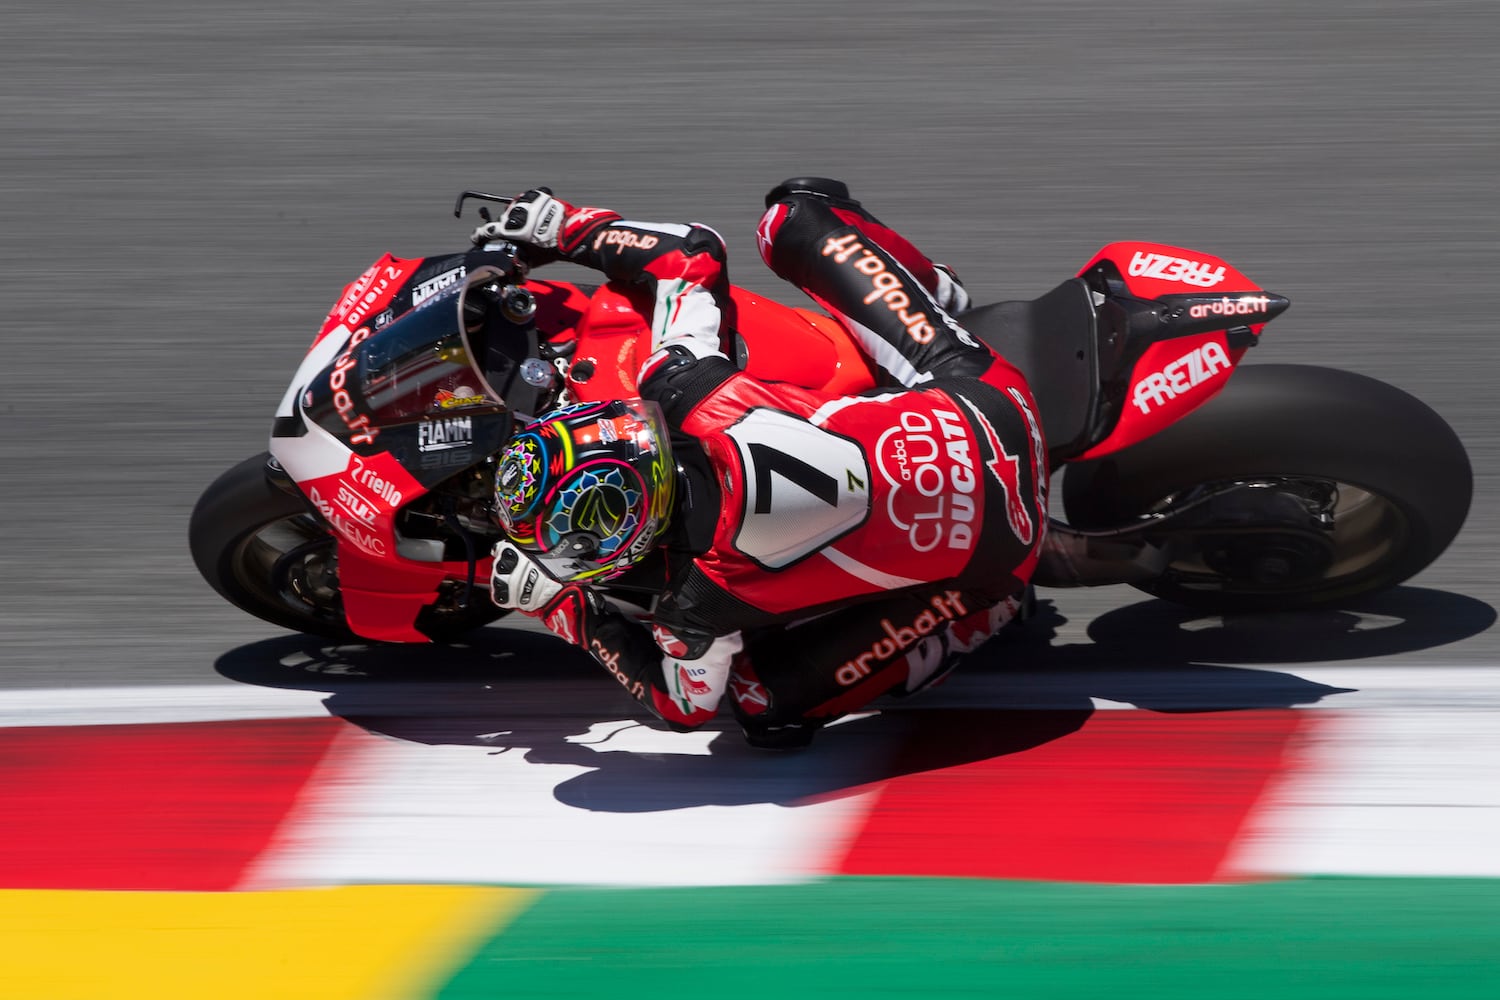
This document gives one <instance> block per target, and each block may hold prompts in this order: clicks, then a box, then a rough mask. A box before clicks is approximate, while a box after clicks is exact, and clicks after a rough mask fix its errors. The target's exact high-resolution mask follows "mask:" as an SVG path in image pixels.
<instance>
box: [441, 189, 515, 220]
mask: <svg viewBox="0 0 1500 1000" xmlns="http://www.w3.org/2000/svg"><path fill="white" fill-rule="evenodd" d="M469 198H474V199H475V200H477V201H492V202H494V203H495V204H497V205H509V204H510V203H511V202H513V201H515V199H514V198H508V197H505V196H503V195H498V194H490V193H489V192H488V191H465V192H463V193H462V194H460V195H459V196H458V200H457V201H456V202H454V203H453V217H454V218H455V219H462V218H463V217H464V201H465V200H466V199H469ZM486 212H487V210H486V209H483V208H481V209H480V210H479V217H480V218H482V219H483V220H484V221H485V222H489V221H491V220H490V217H489V215H487V214H486Z"/></svg>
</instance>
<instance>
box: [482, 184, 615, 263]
mask: <svg viewBox="0 0 1500 1000" xmlns="http://www.w3.org/2000/svg"><path fill="white" fill-rule="evenodd" d="M619 217H620V214H619V213H618V212H611V211H610V210H609V209H607V208H575V207H574V206H572V205H570V204H568V203H567V202H565V201H563V200H562V199H561V198H554V197H552V192H550V191H548V190H547V189H546V188H533V189H532V190H530V191H527V192H526V193H525V194H521V195H517V196H516V199H515V201H513V202H511V203H510V206H509V207H508V208H507V209H506V210H505V214H504V216H503V217H501V218H499V219H496V220H495V221H494V222H486V223H485V224H484V225H482V226H480V227H479V228H478V229H475V230H474V232H473V234H472V235H471V236H470V239H472V240H473V241H474V243H475V244H476V245H480V246H482V245H484V244H485V243H489V242H491V241H494V240H505V241H508V242H511V243H521V244H524V245H526V246H529V247H533V248H535V249H537V250H540V251H543V253H541V254H540V255H533V256H539V257H540V261H539V262H545V261H547V260H553V259H556V258H557V257H559V256H568V255H570V254H572V253H573V252H574V251H575V250H577V249H578V247H579V245H580V244H581V243H582V242H583V240H584V239H586V238H587V237H588V236H589V234H591V233H592V232H593V231H594V230H595V229H597V228H598V227H600V226H603V225H608V224H609V223H610V222H613V221H615V220H616V219H618V218H619Z"/></svg>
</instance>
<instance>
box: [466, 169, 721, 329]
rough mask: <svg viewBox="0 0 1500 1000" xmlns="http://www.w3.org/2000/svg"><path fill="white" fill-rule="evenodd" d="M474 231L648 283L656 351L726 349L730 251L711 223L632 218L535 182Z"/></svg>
mask: <svg viewBox="0 0 1500 1000" xmlns="http://www.w3.org/2000/svg"><path fill="white" fill-rule="evenodd" d="M474 239H475V241H476V242H483V241H486V240H493V239H504V240H511V241H514V242H518V243H525V244H528V245H530V246H533V247H539V248H541V249H542V250H544V251H547V252H549V253H551V254H556V255H560V256H562V257H565V258H567V259H568V260H571V261H573V262H574V263H576V264H582V265H583V266H585V267H591V268H594V269H595V270H598V271H603V272H604V274H605V275H606V276H607V277H608V278H609V279H610V280H611V281H622V282H627V283H630V284H643V285H647V286H648V287H649V288H650V289H651V292H652V295H653V296H654V299H655V302H654V306H653V308H652V316H651V353H652V354H654V353H656V352H657V351H660V350H661V349H662V348H664V347H668V346H671V345H673V344H677V345H682V346H685V347H686V348H687V349H688V350H690V351H692V353H693V355H694V356H695V357H699V358H703V357H709V356H711V355H718V356H720V357H723V356H725V355H724V354H723V352H722V346H723V345H722V342H721V339H720V331H721V330H722V329H723V327H724V314H725V312H726V311H727V310H728V309H729V307H730V298H729V278H728V275H727V273H726V271H725V268H724V262H725V257H726V252H725V249H724V240H723V239H722V238H721V237H720V236H719V234H718V233H716V232H714V231H713V230H712V229H710V228H709V227H707V226H702V225H698V224H696V223H694V224H690V225H684V224H681V223H654V222H629V221H626V220H624V219H622V218H621V217H620V215H619V213H618V212H612V211H609V210H608V209H604V208H575V207H574V206H572V205H570V204H568V203H567V202H565V201H562V200H561V199H559V198H554V197H552V195H551V194H550V193H548V192H546V191H543V190H533V191H527V192H526V193H525V194H522V195H520V196H518V197H517V198H516V199H515V200H514V201H513V202H512V203H511V206H510V207H509V208H508V209H506V211H505V214H504V216H503V217H502V218H501V219H499V220H497V221H495V222H491V223H488V224H486V225H484V226H480V227H479V228H478V229H476V230H475V231H474Z"/></svg>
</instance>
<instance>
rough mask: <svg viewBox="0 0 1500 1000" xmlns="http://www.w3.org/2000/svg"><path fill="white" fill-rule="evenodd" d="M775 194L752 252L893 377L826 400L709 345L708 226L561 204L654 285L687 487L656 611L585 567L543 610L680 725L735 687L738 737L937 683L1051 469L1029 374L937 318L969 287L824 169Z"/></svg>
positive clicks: (658, 396) (1014, 573) (1022, 555)
mask: <svg viewBox="0 0 1500 1000" xmlns="http://www.w3.org/2000/svg"><path fill="white" fill-rule="evenodd" d="M767 203H768V206H769V208H768V210H767V212H766V214H765V216H764V217H763V218H762V219H761V222H760V226H759V227H758V229H757V236H758V242H759V246H760V251H761V255H762V257H763V258H764V260H765V261H766V263H767V264H768V265H769V266H770V267H771V269H772V270H773V271H775V272H776V274H778V275H779V276H781V277H783V278H786V279H788V280H790V281H792V282H793V283H795V284H797V285H798V286H800V287H801V288H803V289H804V291H806V292H807V293H808V294H809V295H811V296H812V297H813V298H814V299H815V300H816V301H817V302H818V303H819V304H821V305H822V306H823V307H824V308H825V309H827V310H828V311H829V312H830V313H831V314H832V315H834V316H835V317H836V318H838V319H839V320H840V321H841V322H843V323H844V325H845V326H846V327H847V328H848V329H849V330H850V331H851V332H852V333H853V335H854V336H855V337H856V339H857V340H858V342H859V343H860V344H861V345H862V347H863V348H864V350H865V351H866V352H867V353H868V354H869V356H870V357H871V358H873V359H874V360H875V361H876V362H877V364H878V365H879V366H880V368H881V369H883V370H884V371H885V372H886V373H888V374H889V377H890V381H891V384H890V385H889V386H888V387H884V388H880V389H876V390H872V391H870V392H866V393H863V394H860V395H854V396H843V397H834V396H831V395H829V394H827V393H822V392H817V391H814V390H809V389H804V388H801V387H797V386H793V385H788V384H784V383H764V382H759V381H757V380H755V379H753V378H751V377H750V376H748V375H746V374H745V373H744V372H742V371H740V370H739V369H738V368H737V367H736V366H735V364H734V363H733V362H731V361H730V360H729V358H728V357H727V356H726V354H725V352H724V350H723V343H722V341H721V338H722V337H723V335H724V334H725V333H726V332H727V330H728V329H730V327H731V325H732V320H733V318H732V315H731V314H730V309H729V295H728V280H727V274H726V269H725V252H724V245H723V242H722V240H720V239H719V238H718V236H717V234H715V233H714V232H713V231H712V230H710V229H708V228H706V227H702V226H678V225H656V224H643V223H636V222H628V221H625V220H623V219H622V218H621V217H620V216H618V215H617V214H615V213H612V212H604V211H602V210H598V209H573V208H571V207H570V206H565V205H564V206H563V211H564V218H563V221H562V222H561V225H560V228H559V229H558V230H557V240H556V249H557V252H558V253H560V254H562V255H564V256H566V257H567V258H568V259H570V260H573V261H575V262H577V263H581V264H585V265H587V266H591V267H594V268H597V269H599V270H601V271H603V272H604V273H605V274H606V275H608V276H609V277H610V278H612V279H615V280H621V281H644V282H647V283H651V284H654V291H655V312H654V315H653V317H652V329H653V345H652V346H653V348H654V353H653V354H652V355H651V356H650V358H649V359H648V360H647V362H646V364H645V365H644V366H643V367H642V370H641V373H640V377H639V380H638V381H639V385H640V392H641V394H642V396H643V397H645V398H647V399H650V400H654V401H656V402H657V403H659V404H660V405H661V407H662V409H663V411H664V413H665V415H666V417H667V421H668V423H669V425H670V426H671V428H672V432H673V438H672V446H673V453H674V455H675V456H676V458H677V463H678V466H679V470H680V486H681V488H680V489H679V490H678V491H677V495H678V497H679V499H678V501H677V504H678V509H677V510H676V511H675V512H674V515H673V522H672V527H671V529H670V530H669V531H668V532H667V533H666V535H665V536H664V538H663V540H662V547H663V551H664V554H665V564H666V583H665V586H664V587H663V588H662V590H661V594H660V598H659V600H658V601H657V603H656V606H655V608H654V609H653V615H652V624H651V627H650V628H649V629H648V628H647V627H645V626H643V625H641V624H639V623H638V621H637V619H635V618H633V617H631V616H630V615H628V614H626V613H625V612H623V611H622V610H620V609H618V608H616V607H615V606H613V605H612V604H611V603H610V602H609V601H608V600H606V599H605V598H604V597H603V596H602V595H601V594H600V593H599V592H598V591H597V590H593V589H590V588H588V587H587V586H583V585H578V584H573V585H565V586H563V587H562V589H561V591H560V592H559V593H558V594H557V596H556V597H555V598H552V599H551V600H549V602H548V604H547V606H546V608H545V609H543V611H542V614H541V617H542V618H543V620H544V621H545V622H546V624H547V625H548V626H549V628H551V629H552V631H554V632H555V633H557V634H558V635H560V636H562V637H563V638H565V639H567V640H569V641H570V642H573V643H575V644H578V645H580V646H583V647H584V648H585V649H587V650H589V651H590V652H591V653H592V654H593V655H594V657H595V658H596V659H597V660H598V661H599V662H600V663H602V664H603V665H604V666H605V668H606V669H607V670H608V671H609V672H610V673H611V674H612V675H613V676H614V677H615V678H616V679H617V680H618V681H619V683H620V684H621V685H622V686H623V687H624V688H625V689H626V690H627V691H628V692H629V693H630V694H631V695H632V696H633V697H634V698H636V699H637V700H638V701H640V702H641V703H642V704H643V705H645V706H646V707H647V708H648V709H650V710H651V711H652V712H653V713H654V714H656V715H657V716H658V717H660V718H661V719H663V720H665V721H666V722H667V724H668V725H670V726H672V727H673V728H678V729H684V728H691V727H695V726H698V725H701V724H702V723H704V722H706V721H707V720H708V719H710V718H712V717H713V716H714V715H715V714H716V713H717V711H718V709H719V707H720V704H721V702H722V700H723V698H724V696H725V695H726V694H728V695H730V703H731V706H732V708H733V710H734V712H735V715H736V717H737V718H738V720H739V722H740V724H741V726H742V728H743V729H744V731H745V734H746V737H747V738H748V739H749V740H750V742H752V743H754V744H756V745H760V746H768V747H783V746H800V745H803V744H805V743H806V742H807V741H808V740H809V739H810V738H811V735H812V733H813V732H814V731H816V729H817V728H819V727H820V726H822V725H825V724H826V723H828V722H830V721H832V720H834V719H836V718H838V717H840V716H841V715H844V714H847V713H848V712H850V711H853V710H855V709H858V708H860V707H862V706H863V705H865V704H867V703H868V702H870V701H871V700H873V699H874V698H876V697H878V696H880V695H882V694H887V693H892V694H905V693H910V692H912V691H914V690H917V689H919V688H921V687H923V686H926V685H928V684H930V683H932V682H934V681H935V680H937V679H939V678H940V677H941V676H943V675H944V674H945V673H946V672H947V670H949V669H951V667H952V666H953V663H954V661H955V659H956V657H957V656H958V654H960V653H962V652H965V651H968V650H971V649H973V648H974V647H975V646H977V645H978V644H979V643H980V642H982V641H983V640H984V639H986V638H988V637H989V635H991V634H992V633H993V631H994V630H995V629H996V628H998V627H999V626H1000V625H1001V624H1003V623H1004V622H1005V621H1006V620H1008V619H1009V617H1010V616H1011V614H1013V613H1014V611H1015V609H1016V607H1017V600H1016V599H1017V597H1018V595H1019V594H1020V592H1021V591H1022V590H1023V589H1024V587H1025V585H1026V583H1027V581H1028V580H1029V578H1030V575H1031V572H1032V570H1033V569H1034V568H1035V564H1036V558H1037V552H1038V549H1039V547H1040V544H1041V540H1042V535H1043V532H1044V530H1045V527H1046V510H1047V501H1046V484H1047V467H1046V447H1045V444H1044V441H1043V437H1042V430H1041V426H1040V423H1039V421H1038V417H1037V407H1036V404H1035V402H1034V401H1033V399H1032V397H1031V394H1030V390H1029V389H1028V387H1027V386H1026V383H1025V381H1024V379H1023V378H1022V377H1021V375H1020V374H1019V372H1017V371H1016V369H1015V368H1014V367H1012V366H1011V365H1009V364H1008V363H1006V362H1005V361H1004V360H1003V359H1001V358H999V357H998V356H997V355H996V354H995V353H994V352H993V351H991V350H990V349H989V348H988V347H986V346H985V345H983V344H982V343H980V342H978V341H977V340H975V339H974V338H973V337H972V336H971V335H970V334H969V333H968V332H966V331H965V330H964V329H963V328H962V327H961V326H960V325H959V324H958V323H957V322H956V321H955V320H954V319H953V316H952V315H951V314H950V312H949V309H952V310H953V311H958V310H959V309H960V308H962V307H963V306H964V305H965V304H966V302H967V296H966V294H965V293H964V291H963V289H962V287H961V286H959V285H958V284H957V283H956V282H955V281H954V279H953V278H952V276H951V275H950V274H949V273H948V272H946V271H945V270H944V269H941V268H938V267H936V266H934V265H933V264H932V263H931V262H930V261H929V260H928V259H927V258H926V257H925V256H923V255H922V254H921V253H920V252H919V251H917V250H916V249H915V248H914V247H913V246H912V245H911V244H910V243H908V242H907V241H906V240H904V239H902V238H901V237H900V236H899V235H897V234H895V233H894V232H892V231H891V230H889V229H887V228H885V227H884V226H882V225H881V224H880V223H879V222H878V221H877V220H875V219H874V217H873V216H871V215H869V214H868V213H867V212H866V211H865V210H864V209H863V208H862V206H860V205H859V204H858V203H857V202H854V201H852V200H851V199H849V197H848V192H847V189H845V188H844V187H843V185H841V184H838V183H837V182H832V181H826V180H821V179H805V180H797V181H789V182H787V183H785V184H783V185H781V186H780V187H778V188H776V189H774V190H773V191H772V192H771V194H770V195H769V196H768V197H767ZM558 204H562V203H558ZM945 306H947V307H948V308H946V309H945V308H944V307H945Z"/></svg>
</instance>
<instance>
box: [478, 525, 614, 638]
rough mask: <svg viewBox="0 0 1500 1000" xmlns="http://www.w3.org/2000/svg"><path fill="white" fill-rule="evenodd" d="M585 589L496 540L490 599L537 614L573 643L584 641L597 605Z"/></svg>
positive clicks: (533, 614) (515, 548) (544, 622)
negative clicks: (590, 618) (559, 579)
mask: <svg viewBox="0 0 1500 1000" xmlns="http://www.w3.org/2000/svg"><path fill="white" fill-rule="evenodd" d="M589 598H590V594H589V591H588V590H587V589H585V588H584V587H580V586H579V585H578V584H576V583H559V582H558V581H557V580H554V579H553V578H552V576H551V575H550V574H549V573H548V572H547V571H546V570H545V569H543V568H542V567H541V565H540V564H539V563H538V562H537V561H536V560H535V559H533V558H531V557H530V556H529V555H527V554H526V553H525V552H523V551H521V550H520V549H518V548H517V547H516V546H515V545H514V544H512V543H511V542H508V541H502V542H496V543H495V563H494V567H493V568H492V569H491V570H490V600H492V601H494V602H495V604H496V606H498V607H502V608H504V609H506V610H507V611H519V612H521V613H522V614H527V615H531V616H532V617H535V618H540V619H541V620H542V623H543V624H545V625H546V626H547V628H549V629H551V630H552V631H553V632H554V633H555V634H556V635H558V636H559V637H560V638H562V639H564V640H566V641H567V642H570V643H572V644H573V645H575V646H582V645H584V644H585V641H586V636H587V628H588V622H589V617H590V612H593V613H594V614H596V615H597V613H598V610H599V609H598V608H597V607H595V606H594V604H593V603H591V602H590V600H589Z"/></svg>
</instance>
